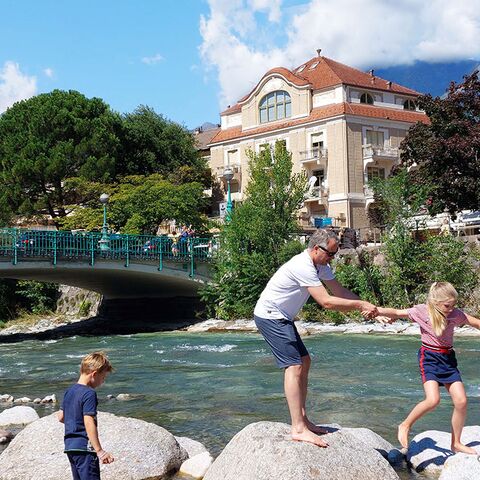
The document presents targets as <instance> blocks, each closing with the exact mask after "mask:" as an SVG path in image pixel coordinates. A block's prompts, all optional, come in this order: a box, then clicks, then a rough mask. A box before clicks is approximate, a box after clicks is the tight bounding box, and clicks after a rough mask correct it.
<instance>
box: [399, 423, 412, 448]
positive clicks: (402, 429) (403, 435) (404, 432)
mask: <svg viewBox="0 0 480 480" xmlns="http://www.w3.org/2000/svg"><path fill="white" fill-rule="evenodd" d="M409 432H410V429H409V428H408V427H407V426H406V425H404V424H403V423H401V424H400V425H399V426H398V436H397V438H398V441H399V442H400V445H401V446H402V447H403V448H408V433H409Z"/></svg>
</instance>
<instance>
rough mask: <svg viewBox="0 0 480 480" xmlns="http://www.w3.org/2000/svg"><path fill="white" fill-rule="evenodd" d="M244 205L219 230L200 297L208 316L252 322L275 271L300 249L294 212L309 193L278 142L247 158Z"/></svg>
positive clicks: (289, 156)
mask: <svg viewBox="0 0 480 480" xmlns="http://www.w3.org/2000/svg"><path fill="white" fill-rule="evenodd" d="M249 157H250V160H249V169H250V182H249V184H248V187H247V190H246V200H245V201H244V202H243V204H241V205H239V206H237V207H236V208H235V209H234V211H233V212H232V216H231V219H230V221H228V222H227V223H226V224H225V225H224V226H223V228H222V232H221V250H220V253H219V257H218V259H217V262H216V264H215V268H214V277H213V282H212V284H210V285H207V286H206V287H205V288H204V289H203V291H202V293H201V296H202V298H203V300H204V301H205V302H206V304H207V308H210V312H209V313H211V314H214V315H216V316H218V317H221V318H238V317H250V316H251V315H252V313H253V308H254V306H255V303H256V301H257V299H258V297H259V295H260V293H261V291H262V290H263V288H264V287H265V285H266V283H267V282H268V280H269V278H270V277H271V276H272V275H273V273H274V272H275V270H276V269H277V268H278V267H279V266H280V265H281V264H282V263H284V262H286V261H287V260H289V259H290V258H291V256H293V255H294V254H296V253H299V252H300V251H301V250H302V248H304V247H303V246H302V245H301V244H300V242H298V241H295V240H292V235H293V234H295V233H296V232H297V231H298V225H297V222H296V213H297V211H298V209H299V208H300V206H301V204H302V202H303V199H304V196H305V192H306V189H307V182H306V178H305V176H304V175H303V174H292V159H291V154H290V153H289V152H288V151H287V150H286V149H285V146H284V145H283V144H281V143H279V142H277V144H276V145H275V151H274V154H273V155H272V152H271V151H270V150H269V149H267V150H263V151H262V152H260V153H259V154H255V153H253V152H250V154H249Z"/></svg>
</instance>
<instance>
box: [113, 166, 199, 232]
mask: <svg viewBox="0 0 480 480" xmlns="http://www.w3.org/2000/svg"><path fill="white" fill-rule="evenodd" d="M203 190H204V187H203V185H202V184H200V183H198V182H192V183H186V184H183V185H174V184H172V183H170V182H169V181H167V180H164V179H163V177H162V176H161V175H159V174H154V175H149V176H147V177H145V176H142V175H135V176H129V177H126V178H125V179H123V181H122V183H120V184H118V185H117V186H116V189H115V193H114V194H113V195H112V197H111V199H110V206H109V212H110V213H109V219H110V220H109V222H110V223H111V224H112V226H113V227H114V229H115V230H120V231H121V232H122V233H130V234H139V233H155V232H156V230H157V227H158V225H159V224H160V223H161V222H162V221H163V220H176V221H177V223H178V224H186V225H192V226H193V227H194V228H196V229H200V228H202V226H203V225H204V223H205V217H204V216H203V215H202V211H203V210H204V209H205V208H206V204H207V199H206V198H205V197H204V194H203Z"/></svg>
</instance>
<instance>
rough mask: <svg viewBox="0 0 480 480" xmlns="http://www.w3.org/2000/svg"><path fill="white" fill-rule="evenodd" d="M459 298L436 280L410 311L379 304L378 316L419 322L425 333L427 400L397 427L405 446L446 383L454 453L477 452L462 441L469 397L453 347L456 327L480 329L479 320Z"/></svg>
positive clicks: (422, 354)
mask: <svg viewBox="0 0 480 480" xmlns="http://www.w3.org/2000/svg"><path fill="white" fill-rule="evenodd" d="M457 298H458V293H457V291H456V290H455V288H453V286H452V285H451V284H450V283H447V282H435V283H433V284H432V286H431V287H430V291H429V293H428V298H427V303H426V305H425V304H422V305H415V306H414V307H412V308H409V309H407V310H397V309H394V308H381V307H378V312H379V315H383V316H386V317H389V318H390V319H392V320H395V319H397V318H409V319H410V320H413V321H414V322H417V323H418V324H419V325H420V332H421V334H422V346H421V348H420V350H419V352H418V361H419V365H420V373H421V375H422V382H423V388H424V390H425V400H422V401H421V402H420V403H418V404H417V405H416V406H415V407H414V408H413V410H412V411H411V412H410V413H409V415H408V416H407V418H406V419H405V420H404V421H403V422H402V423H401V424H400V425H399V426H398V441H399V442H400V444H401V445H402V447H404V448H406V447H407V446H408V433H409V431H410V429H411V428H412V426H413V424H414V423H415V422H416V421H417V420H418V419H419V418H421V417H422V416H423V415H425V414H426V413H427V412H430V411H432V410H434V409H435V407H436V406H437V405H438V404H439V403H440V388H439V387H440V386H441V385H445V388H446V389H447V392H448V393H449V394H450V396H451V397H452V401H453V415H452V445H451V449H452V451H453V452H455V453H456V452H464V453H471V454H475V455H476V454H477V452H476V451H475V450H474V449H473V448H471V447H467V446H466V445H463V444H462V442H461V440H460V437H461V434H462V429H463V426H464V423H465V418H466V416H467V397H466V395H465V388H464V387H463V382H462V378H461V376H460V372H459V371H458V369H457V360H456V358H455V352H454V350H453V330H454V328H455V327H456V326H457V325H458V326H460V325H465V324H466V323H468V324H469V325H471V326H472V327H475V328H478V329H480V320H479V319H478V318H474V317H471V316H470V315H467V314H465V313H464V312H462V311H461V310H459V309H458V308H455V304H456V303H457Z"/></svg>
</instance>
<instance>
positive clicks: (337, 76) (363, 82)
mask: <svg viewBox="0 0 480 480" xmlns="http://www.w3.org/2000/svg"><path fill="white" fill-rule="evenodd" d="M302 67H303V68H302ZM274 74H280V75H282V76H283V77H285V78H286V79H287V80H288V81H289V82H291V83H293V84H294V85H297V86H307V85H310V87H311V88H312V89H313V90H322V89H325V88H331V87H335V86H337V85H349V86H353V87H358V88H365V89H368V90H380V91H386V92H392V93H399V94H403V95H414V96H418V95H420V93H419V92H416V91H415V90H412V89H411V88H407V87H403V86H402V85H399V84H398V83H393V82H389V81H388V80H384V79H383V78H380V77H376V76H374V75H371V74H370V73H366V72H362V71H361V70H357V69H356V68H353V67H349V66H348V65H345V64H343V63H340V62H336V61H335V60H332V59H331V58H328V57H313V58H312V59H310V60H309V61H308V62H306V63H303V64H302V65H300V66H299V67H297V68H295V69H294V70H293V71H291V70H288V69H287V68H284V67H277V68H272V69H271V70H269V71H268V72H267V73H265V75H264V76H263V77H262V78H261V80H260V81H259V82H258V83H257V85H256V86H255V88H253V89H252V90H251V91H250V92H249V93H248V94H247V95H245V96H244V97H242V98H241V99H240V100H239V101H238V102H237V103H236V104H235V105H233V106H232V107H229V108H227V109H226V110H224V111H223V112H222V113H221V114H220V115H228V114H231V113H237V112H240V111H241V108H242V107H241V103H242V102H244V101H245V100H247V98H248V97H250V95H252V93H253V92H255V90H257V88H258V86H259V85H260V83H261V82H262V81H263V79H264V78H266V77H268V76H271V75H274Z"/></svg>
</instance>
